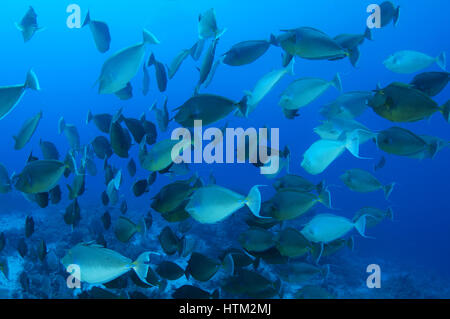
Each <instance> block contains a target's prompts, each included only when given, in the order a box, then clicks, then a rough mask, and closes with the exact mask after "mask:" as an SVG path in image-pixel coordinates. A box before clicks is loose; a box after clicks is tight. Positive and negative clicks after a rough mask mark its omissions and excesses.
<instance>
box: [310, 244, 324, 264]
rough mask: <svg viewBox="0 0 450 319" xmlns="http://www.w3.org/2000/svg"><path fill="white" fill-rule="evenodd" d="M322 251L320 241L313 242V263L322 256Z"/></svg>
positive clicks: (316, 262)
mask: <svg viewBox="0 0 450 319" xmlns="http://www.w3.org/2000/svg"><path fill="white" fill-rule="evenodd" d="M322 252H323V244H322V243H313V244H312V246H311V250H310V253H311V257H312V258H313V259H314V263H315V264H318V263H319V260H320V257H322Z"/></svg>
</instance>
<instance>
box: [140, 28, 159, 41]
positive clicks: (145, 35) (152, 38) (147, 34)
mask: <svg viewBox="0 0 450 319" xmlns="http://www.w3.org/2000/svg"><path fill="white" fill-rule="evenodd" d="M142 35H143V38H144V44H159V43H160V42H159V40H158V39H157V38H156V37H155V36H154V35H153V34H152V33H151V32H150V31H148V30H147V29H144V30H143V31H142Z"/></svg>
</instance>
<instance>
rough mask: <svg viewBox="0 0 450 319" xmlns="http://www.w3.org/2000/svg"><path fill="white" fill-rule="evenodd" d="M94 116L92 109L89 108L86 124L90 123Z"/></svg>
mask: <svg viewBox="0 0 450 319" xmlns="http://www.w3.org/2000/svg"><path fill="white" fill-rule="evenodd" d="M92 118H93V116H92V112H91V110H89V111H88V113H87V117H86V124H89V123H90V122H91V121H92Z"/></svg>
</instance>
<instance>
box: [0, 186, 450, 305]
mask: <svg viewBox="0 0 450 319" xmlns="http://www.w3.org/2000/svg"><path fill="white" fill-rule="evenodd" d="M7 197H8V200H5V198H3V199H2V202H3V203H5V205H3V208H2V211H1V213H0V232H4V233H5V237H6V239H7V245H6V247H5V249H4V250H3V251H2V252H0V258H2V259H4V258H5V257H6V256H7V257H6V259H7V261H8V265H9V278H8V279H6V278H5V276H4V275H3V274H1V273H0V298H32V299H34V298H58V299H61V298H64V299H67V298H76V297H77V296H78V293H80V291H78V293H77V292H76V291H74V290H72V289H68V288H67V285H66V278H67V276H68V273H67V272H66V271H65V269H64V267H63V266H62V264H61V263H60V262H59V260H60V258H61V257H62V256H64V255H65V253H66V251H67V249H69V248H70V247H72V246H73V245H75V244H77V243H79V242H81V241H90V240H95V239H96V238H97V236H98V234H99V233H103V235H104V238H105V240H106V242H107V247H108V248H110V249H113V250H116V251H118V252H120V253H122V254H123V255H125V256H128V257H130V258H135V257H137V256H138V255H139V254H140V253H141V252H143V251H147V250H151V251H157V252H161V254H162V255H164V253H163V252H162V250H161V247H160V244H159V242H158V238H157V237H158V234H159V233H160V232H161V230H162V228H163V227H165V226H166V225H167V222H166V221H164V220H163V219H162V218H161V217H160V216H158V214H157V213H153V224H152V226H151V228H150V229H149V230H148V232H147V234H146V236H145V237H143V236H142V235H140V234H137V235H135V237H134V238H133V239H132V240H131V241H130V242H129V243H128V244H123V243H120V242H118V241H117V239H116V238H115V237H114V231H113V225H112V227H111V228H110V229H109V230H108V231H104V229H103V226H102V224H101V222H100V219H99V217H100V216H101V215H102V214H103V212H104V208H98V205H97V206H94V205H93V206H91V207H89V206H87V205H86V204H85V205H84V206H82V213H81V214H82V220H81V222H80V225H79V226H78V227H76V228H75V229H74V230H73V231H72V229H71V228H70V227H69V226H67V225H65V224H64V222H63V214H64V208H55V207H51V208H47V209H45V210H43V209H36V208H33V206H31V204H29V203H27V202H26V201H25V200H24V199H23V198H21V196H20V195H19V194H15V195H8V196H7ZM8 203H10V205H8ZM12 203H14V204H12ZM8 206H9V207H8ZM12 207H14V208H12ZM96 207H97V208H96ZM147 210H148V208H144V213H142V212H138V211H128V212H127V216H128V217H130V218H131V219H137V217H138V216H141V217H142V216H143V215H144V214H146V212H147ZM110 213H111V215H112V219H113V221H114V220H115V219H116V218H117V216H119V215H120V212H118V211H110ZM245 213H246V212H244V210H241V211H239V212H237V213H236V214H234V215H233V216H231V217H230V218H228V219H227V220H225V221H224V222H222V223H219V224H216V225H213V226H211V225H209V226H204V225H201V224H197V223H194V222H192V224H191V225H190V227H187V228H186V224H183V228H184V230H186V229H189V228H190V229H189V231H188V234H189V236H191V237H192V238H195V239H196V246H195V251H198V252H202V253H204V254H206V255H210V256H212V257H217V256H218V255H219V254H220V252H221V251H223V250H224V249H226V248H229V247H235V248H240V247H238V246H235V245H236V242H237V241H236V239H235V238H234V239H233V238H231V237H230V229H233V231H234V232H235V234H239V228H240V227H242V230H245V229H246V226H245V223H243V222H242V215H243V214H245ZM28 215H32V216H33V219H34V221H35V232H34V233H33V235H32V236H31V237H30V238H27V239H26V242H27V245H28V250H29V254H28V256H26V257H25V259H23V258H22V257H21V256H20V255H19V253H18V251H17V245H18V242H19V240H20V239H21V238H24V226H25V218H26V216H28ZM171 226H172V229H173V230H175V231H177V232H178V233H180V231H181V227H179V226H180V225H176V224H173V225H171ZM275 227H278V226H275ZM236 236H237V235H236ZM40 239H45V241H46V243H47V248H48V255H47V257H46V259H45V261H44V262H41V261H39V259H38V258H37V257H36V254H35V253H34V252H33V251H34V249H35V248H34V247H36V246H37V244H38V242H39V240H40ZM360 239H361V238H356V247H355V249H354V251H350V250H349V249H343V250H342V251H340V252H338V253H337V254H336V255H333V256H331V257H328V258H324V259H323V260H322V261H321V263H322V264H329V265H330V273H329V275H328V277H327V278H326V279H316V280H315V281H314V282H309V283H308V282H306V283H305V285H307V284H314V285H321V286H322V287H325V288H326V289H327V290H328V291H329V292H330V294H331V295H333V296H334V297H336V298H350V299H353V298H359V299H367V298H372V299H374V298H376V299H379V298H387V299H392V298H395V299H399V298H400V299H415V298H433V299H435V298H450V278H448V277H445V276H441V275H440V274H439V273H434V272H433V271H430V270H429V269H426V268H420V267H418V266H415V265H412V264H410V265H400V264H397V263H395V262H393V261H389V260H383V259H380V258H376V257H371V258H370V261H369V260H367V257H366V258H364V257H361V256H359V254H358V245H357V243H358V240H360ZM228 243H230V244H228ZM232 243H234V246H233V245H232ZM188 258H189V257H187V258H184V259H183V258H180V257H178V256H174V257H171V256H164V259H165V260H169V261H170V260H172V261H174V262H176V263H177V264H178V265H179V266H181V267H183V268H184V267H185V266H186V264H187V260H188ZM372 263H377V264H379V265H382V266H383V272H382V277H381V288H378V289H376V288H373V289H369V288H367V285H366V279H367V276H368V274H367V273H366V272H365V270H366V266H367V265H368V264H372ZM260 267H262V274H264V275H265V276H266V277H268V278H270V279H273V280H276V279H277V278H276V273H275V272H274V271H273V269H272V267H273V266H271V265H267V264H265V263H264V262H261V265H260ZM259 270H260V271H261V268H259ZM132 275H133V274H132V272H129V273H127V274H125V275H123V276H122V277H119V278H118V279H116V280H114V282H113V283H111V284H110V285H108V287H113V288H108V289H109V290H110V291H111V292H113V293H115V294H116V295H122V296H123V295H124V294H123V293H124V292H127V296H135V297H138V298H144V297H148V298H171V295H172V293H173V291H174V290H175V289H176V288H178V287H180V286H182V285H185V284H193V285H196V286H198V287H201V288H202V289H204V290H206V291H211V292H212V291H213V290H215V289H217V288H218V287H220V285H221V283H222V282H223V279H224V278H225V277H226V276H227V274H226V273H225V272H224V271H219V272H218V273H217V274H216V275H215V276H214V277H213V278H212V279H211V280H210V281H208V282H206V283H200V282H196V281H195V280H194V279H192V278H191V279H190V280H187V279H186V278H185V277H184V276H183V277H181V278H180V279H178V280H176V281H170V282H169V283H168V286H167V287H166V288H165V290H164V291H160V290H159V289H158V288H157V287H153V288H141V287H138V286H136V285H135V284H134V283H133V281H132V278H131V276H132ZM26 279H28V280H26ZM301 287H302V285H292V284H289V283H283V284H282V289H281V293H280V296H279V297H281V298H293V296H294V293H295V292H296V291H297V290H298V289H299V288H301ZM84 289H86V286H84ZM221 297H223V298H245V296H233V295H229V294H226V293H224V292H223V291H222V292H221Z"/></svg>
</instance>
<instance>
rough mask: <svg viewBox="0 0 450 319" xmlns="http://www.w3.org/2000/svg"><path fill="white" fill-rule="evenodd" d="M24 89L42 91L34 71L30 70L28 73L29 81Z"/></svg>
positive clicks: (27, 80)
mask: <svg viewBox="0 0 450 319" xmlns="http://www.w3.org/2000/svg"><path fill="white" fill-rule="evenodd" d="M24 87H25V88H26V89H32V90H35V91H40V90H41V87H40V86H39V80H38V78H37V76H36V73H34V71H33V69H30V70H29V71H28V73H27V79H26V81H25V85H24Z"/></svg>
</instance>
